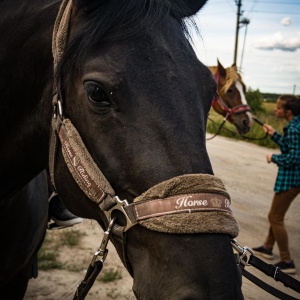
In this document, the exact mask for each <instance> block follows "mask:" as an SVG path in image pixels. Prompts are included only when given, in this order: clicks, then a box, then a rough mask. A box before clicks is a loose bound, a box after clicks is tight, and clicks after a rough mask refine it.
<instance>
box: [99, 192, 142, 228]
mask: <svg viewBox="0 0 300 300" xmlns="http://www.w3.org/2000/svg"><path fill="white" fill-rule="evenodd" d="M113 200H115V205H114V206H112V207H111V208H110V209H109V210H107V211H104V213H105V215H106V217H107V219H108V220H111V214H112V212H113V211H114V210H119V211H120V212H122V213H123V215H124V216H125V218H126V226H125V228H124V231H127V230H128V229H130V228H131V227H132V226H134V225H136V224H137V222H132V220H131V219H130V218H129V217H128V214H127V212H126V210H125V209H124V207H126V206H129V204H128V202H127V200H121V199H120V198H119V197H118V196H115V197H114V198H113Z"/></svg>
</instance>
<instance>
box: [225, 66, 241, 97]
mask: <svg viewBox="0 0 300 300" xmlns="http://www.w3.org/2000/svg"><path fill="white" fill-rule="evenodd" d="M237 81H239V82H240V83H241V84H242V86H243V89H244V90H245V89H246V85H245V83H244V82H243V79H242V76H241V75H240V74H239V73H238V72H237V68H236V67H235V66H232V67H229V68H226V78H225V79H224V81H223V84H221V87H220V90H221V91H222V92H223V93H227V91H228V89H229V88H230V87H231V86H232V85H234V84H235V83H236V82H237Z"/></svg>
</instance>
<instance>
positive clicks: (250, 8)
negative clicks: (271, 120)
mask: <svg viewBox="0 0 300 300" xmlns="http://www.w3.org/2000/svg"><path fill="white" fill-rule="evenodd" d="M236 2H237V1H235V0H208V2H207V4H206V5H205V6H204V7H203V8H202V9H201V11H200V12H199V13H198V14H197V15H196V16H195V18H194V20H195V22H196V24H197V27H198V29H199V32H200V36H196V35H195V34H193V32H192V36H193V43H194V45H193V46H194V49H195V51H196V54H197V56H198V58H199V59H200V60H201V61H202V63H204V64H205V65H207V66H214V65H217V59H219V61H220V62H221V64H222V65H223V66H224V67H229V66H231V65H232V64H233V62H234V49H235V37H236V23H237V4H236ZM241 2H242V6H241V11H242V15H241V17H240V20H243V19H248V20H249V21H250V23H249V24H248V25H247V26H245V25H242V24H241V25H242V26H241V27H240V29H239V35H238V52H237V61H236V63H237V67H238V69H239V71H240V73H241V75H242V77H243V81H244V82H245V84H246V85H247V87H248V88H249V87H250V88H251V89H253V90H256V89H259V90H260V92H263V93H276V94H285V93H288V94H293V93H295V94H297V95H300V0H241Z"/></svg>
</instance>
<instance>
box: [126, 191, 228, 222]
mask: <svg viewBox="0 0 300 300" xmlns="http://www.w3.org/2000/svg"><path fill="white" fill-rule="evenodd" d="M131 205H132V206H133V207H134V208H133V210H134V211H133V213H134V215H135V217H136V219H137V221H138V220H144V219H148V218H152V217H159V216H163V215H169V214H177V213H193V212H200V211H224V212H228V213H231V209H230V200H229V199H228V197H226V196H225V195H222V194H214V193H195V194H183V195H176V196H171V197H167V198H163V199H151V200H142V201H140V202H134V203H132V204H131Z"/></svg>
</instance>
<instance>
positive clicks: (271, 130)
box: [263, 124, 283, 147]
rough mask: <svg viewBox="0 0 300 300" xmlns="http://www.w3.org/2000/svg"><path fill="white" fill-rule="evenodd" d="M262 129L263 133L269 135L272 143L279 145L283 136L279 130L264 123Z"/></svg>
mask: <svg viewBox="0 0 300 300" xmlns="http://www.w3.org/2000/svg"><path fill="white" fill-rule="evenodd" d="M263 130H264V131H265V133H267V134H268V135H270V136H271V140H272V141H273V142H274V143H276V144H277V145H278V146H279V147H281V145H282V139H283V137H282V135H281V134H280V133H279V132H277V131H276V130H275V129H274V128H273V127H272V126H270V125H268V124H264V126H263Z"/></svg>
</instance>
